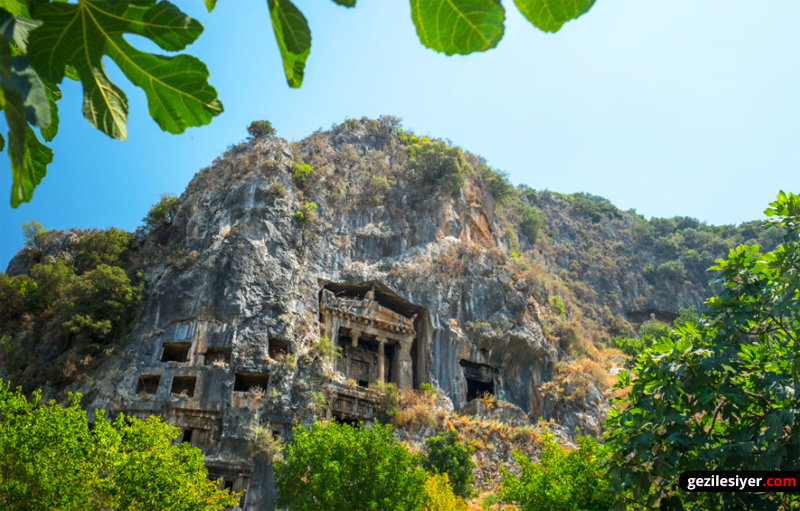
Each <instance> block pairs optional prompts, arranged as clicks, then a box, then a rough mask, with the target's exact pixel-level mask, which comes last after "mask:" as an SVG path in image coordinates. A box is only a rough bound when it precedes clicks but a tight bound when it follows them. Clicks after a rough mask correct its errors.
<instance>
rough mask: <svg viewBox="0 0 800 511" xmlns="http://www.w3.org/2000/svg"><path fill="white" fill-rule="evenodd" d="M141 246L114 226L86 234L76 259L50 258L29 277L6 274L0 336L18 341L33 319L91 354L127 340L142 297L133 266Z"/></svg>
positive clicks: (1, 285) (0, 295) (0, 285)
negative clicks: (134, 255)
mask: <svg viewBox="0 0 800 511" xmlns="http://www.w3.org/2000/svg"><path fill="white" fill-rule="evenodd" d="M138 248H139V245H138V241H137V240H136V238H135V236H134V235H133V234H131V233H128V232H125V231H121V230H118V229H114V228H111V229H108V230H106V231H99V232H95V233H92V234H88V235H85V236H83V237H82V238H81V239H80V241H79V242H78V243H77V244H76V245H75V247H74V250H73V252H74V257H72V258H70V259H67V258H59V259H57V260H53V259H52V258H45V260H44V261H43V262H41V263H38V264H35V265H34V266H33V267H32V268H31V269H30V272H29V274H28V275H24V274H23V275H16V276H13V277H11V276H9V275H7V274H5V273H2V274H0V320H2V324H0V333H2V334H5V335H9V336H10V337H11V338H12V339H16V338H18V337H20V335H21V333H23V332H24V331H25V330H26V329H27V328H29V327H27V326H26V324H27V323H28V322H31V321H33V322H35V323H36V324H40V325H41V326H45V325H47V328H48V331H49V332H50V334H51V335H52V336H54V337H55V338H58V339H62V340H66V339H69V340H70V346H71V349H76V350H78V351H80V352H82V353H87V354H97V353H99V352H100V351H101V350H103V349H105V348H107V347H109V346H111V345H113V343H114V342H118V341H120V340H122V339H123V338H124V337H125V335H126V334H127V333H128V332H129V330H130V325H131V323H132V321H133V318H134V316H135V314H136V311H137V310H138V307H139V305H140V303H141V298H142V290H143V283H142V281H141V276H140V274H139V271H138V269H137V267H136V266H135V265H134V264H133V262H132V254H134V253H136V252H137V251H138ZM9 343H13V344H16V342H15V341H14V340H11V341H9ZM59 353H60V352H59Z"/></svg>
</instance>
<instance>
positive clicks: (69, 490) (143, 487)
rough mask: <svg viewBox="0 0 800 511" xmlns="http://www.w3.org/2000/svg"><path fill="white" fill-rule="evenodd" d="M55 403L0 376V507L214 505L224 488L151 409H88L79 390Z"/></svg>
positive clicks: (230, 499)
mask: <svg viewBox="0 0 800 511" xmlns="http://www.w3.org/2000/svg"><path fill="white" fill-rule="evenodd" d="M70 397H71V399H70V403H69V405H68V406H66V407H62V406H61V405H59V404H57V403H56V402H55V401H50V402H49V403H46V402H42V401H40V399H41V391H38V390H37V391H36V392H34V393H33V396H32V398H31V400H30V401H28V400H27V399H26V397H25V396H24V395H23V394H22V392H21V391H20V390H16V391H14V392H12V391H11V389H10V385H9V384H7V383H4V382H3V381H1V380H0V431H2V432H3V434H2V435H0V466H2V467H3V470H2V477H0V507H1V508H2V509H4V510H6V511H29V510H32V509H131V510H133V509H140V510H144V509H170V510H174V511H195V510H197V511H212V510H215V511H221V510H222V509H223V508H225V507H226V506H235V505H236V504H237V502H238V500H239V497H240V494H231V493H229V492H227V491H225V490H220V489H218V487H217V482H216V481H210V480H209V479H208V473H207V471H206V468H205V467H204V466H203V454H202V452H201V451H200V449H197V448H195V447H191V446H190V445H189V444H188V443H179V444H173V441H174V439H176V438H177V437H178V435H179V434H180V431H179V430H178V429H177V428H175V427H171V426H169V425H168V424H165V423H164V422H162V421H161V419H158V418H155V417H151V418H149V419H147V420H146V421H141V420H138V419H135V418H128V417H125V416H124V415H122V414H120V415H118V416H117V417H116V419H114V421H113V422H112V421H109V420H108V419H106V418H105V417H104V415H103V412H102V411H98V412H96V413H95V414H94V421H93V422H94V423H93V427H91V428H90V424H89V421H88V418H87V413H86V412H85V411H84V410H83V409H81V406H80V400H81V395H80V394H71V396H70Z"/></svg>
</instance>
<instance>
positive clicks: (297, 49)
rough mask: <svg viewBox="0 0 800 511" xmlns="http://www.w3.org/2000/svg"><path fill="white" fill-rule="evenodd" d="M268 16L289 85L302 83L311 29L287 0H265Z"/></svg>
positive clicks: (301, 14)
mask: <svg viewBox="0 0 800 511" xmlns="http://www.w3.org/2000/svg"><path fill="white" fill-rule="evenodd" d="M267 8H268V9H269V17H270V20H271V21H272V29H273V32H274V33H275V40H276V41H277V42H278V49H280V51H281V59H283V71H284V73H285V74H286V81H287V82H288V83H289V87H294V88H299V87H300V85H302V83H303V74H304V71H305V66H306V59H307V58H308V55H309V54H310V53H311V30H310V29H309V28H308V21H306V18H305V16H303V13H302V12H300V9H298V8H297V7H295V6H294V4H293V3H292V2H290V1H289V0H267Z"/></svg>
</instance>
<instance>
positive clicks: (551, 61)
mask: <svg viewBox="0 0 800 511" xmlns="http://www.w3.org/2000/svg"><path fill="white" fill-rule="evenodd" d="M175 3H176V4H177V5H179V6H180V7H181V8H182V9H183V10H184V11H185V12H187V13H188V14H190V15H191V16H193V17H195V18H196V19H198V20H200V22H201V23H202V24H203V26H204V27H205V32H204V33H203V35H202V36H201V37H200V39H199V40H198V41H197V42H196V43H195V44H193V45H192V46H190V47H189V48H188V50H187V53H190V54H192V55H195V56H198V57H199V58H201V59H202V60H203V61H204V62H206V64H207V65H208V67H209V70H210V73H211V77H210V82H211V84H212V85H214V86H215V87H216V89H217V91H218V93H219V97H220V99H221V100H222V102H223V104H224V106H225V112H224V113H223V114H222V115H220V116H218V117H217V118H215V119H214V120H213V121H212V123H211V124H210V125H209V126H204V127H201V128H193V129H190V130H187V131H186V132H185V133H184V134H182V135H169V134H167V133H163V132H161V131H160V130H159V129H158V127H157V125H156V124H155V123H154V122H153V121H152V120H151V119H150V118H149V116H148V114H147V105H146V100H145V97H144V93H142V92H141V91H140V90H138V89H135V88H134V87H133V86H131V85H130V83H128V82H127V80H126V79H125V78H124V77H123V76H122V75H121V74H120V73H119V72H118V71H117V70H116V69H115V68H114V64H113V63H109V64H108V66H109V68H110V74H111V75H112V78H113V79H114V81H115V82H116V83H117V84H119V85H120V86H121V87H122V88H123V89H124V90H125V91H126V93H127V94H128V98H129V100H130V119H129V140H128V141H127V142H119V141H116V140H111V139H110V138H108V137H106V136H105V135H103V134H102V133H100V132H99V131H96V130H95V129H93V128H92V127H91V126H89V124H88V123H87V122H86V121H85V120H84V119H83V118H82V114H81V90H80V87H79V85H77V84H75V83H72V82H69V83H65V84H64V86H63V90H64V96H65V98H64V99H63V100H62V101H61V102H60V115H61V120H62V124H61V126H62V127H61V132H60V133H59V135H58V136H57V137H56V139H55V140H54V141H53V143H52V147H53V150H54V152H55V161H54V163H53V164H51V165H50V167H49V172H48V176H47V177H46V178H45V180H44V181H43V183H42V185H40V186H39V187H38V188H37V190H36V192H35V195H34V198H33V201H32V203H30V204H23V205H22V206H20V208H19V209H17V210H13V209H11V207H10V206H9V204H8V197H9V193H10V190H9V189H10V185H11V179H10V172H9V164H8V159H7V155H6V154H5V152H4V153H2V154H1V155H0V269H4V268H5V266H6V264H7V263H8V261H9V260H10V258H11V257H12V256H13V254H14V253H15V252H16V251H17V250H18V249H19V248H21V246H22V236H21V230H20V224H21V223H22V222H23V221H26V220H28V219H31V218H35V219H38V220H40V221H42V222H43V223H44V225H45V227H47V228H51V229H66V228H69V227H73V226H75V227H83V228H88V227H99V228H107V227H110V226H116V227H120V228H124V229H129V230H132V229H134V228H135V227H136V226H137V225H138V224H139V222H140V221H141V218H142V217H143V216H144V215H145V214H146V212H147V209H148V207H149V206H150V205H151V204H152V203H154V202H155V201H157V200H158V197H159V195H160V194H163V193H180V192H182V191H183V189H184V188H185V187H186V185H187V184H188V182H189V180H190V179H191V178H192V176H193V175H194V173H195V172H197V171H198V170H199V169H201V168H203V167H204V166H207V165H209V164H210V163H211V162H212V160H213V159H214V158H215V157H216V156H218V155H220V154H221V153H222V152H224V151H225V149H226V147H227V146H228V145H230V144H234V143H237V142H240V141H242V140H243V139H244V138H245V136H246V131H245V127H246V126H247V125H248V124H249V122H250V121H252V120H255V119H269V120H270V121H272V122H273V124H274V125H275V127H276V128H277V129H278V132H279V135H281V136H283V137H286V138H289V139H293V140H298V139H300V138H303V137H305V136H306V135H308V134H310V133H311V132H312V131H314V130H316V129H318V128H320V127H323V128H328V127H330V126H331V125H332V124H334V123H340V122H342V121H343V120H344V119H345V118H348V117H351V118H353V117H355V118H358V117H361V116H365V115H366V116H369V117H377V116H379V115H382V114H391V115H396V116H398V117H401V118H402V119H403V121H404V125H405V127H407V128H413V129H414V130H415V131H416V132H417V133H422V134H430V135H434V136H439V137H442V138H449V139H450V140H452V141H453V142H454V143H456V144H458V145H460V146H462V147H464V148H465V149H468V150H470V151H472V152H474V153H476V154H480V155H482V156H484V157H485V158H487V159H488V160H489V163H490V164H491V165H493V166H494V167H496V168H499V169H503V170H506V171H507V172H508V173H509V174H510V176H511V179H512V181H513V182H514V183H526V184H528V185H530V186H531V187H533V188H535V189H545V188H547V189H550V190H554V191H559V192H567V193H569V192H577V191H586V192H589V193H593V194H596V195H601V196H604V197H606V198H608V199H610V200H611V201H612V202H613V203H614V204H616V205H617V206H618V207H620V208H622V209H629V208H635V209H636V210H637V211H638V212H640V213H642V214H644V215H646V216H648V217H650V216H675V215H688V216H693V217H696V218H698V219H700V220H702V221H707V222H708V223H712V224H721V223H740V222H742V221H746V220H751V219H759V218H762V217H763V214H762V212H763V210H764V208H765V207H766V205H767V203H768V202H769V201H771V200H773V199H774V197H775V195H776V194H777V192H778V190H779V189H784V190H787V191H789V190H791V191H795V192H798V191H800V171H798V163H800V143H799V142H800V141H799V140H798V135H800V99H799V98H800V52H798V51H797V48H799V47H800V33H799V32H798V31H797V27H796V20H797V19H800V2H797V1H796V0H771V1H770V2H768V3H764V6H763V7H766V6H767V5H768V7H769V8H758V9H757V8H755V7H756V4H754V3H753V2H752V1H750V2H745V1H744V0H737V1H731V0H727V1H723V0H715V1H714V0H704V1H703V2H697V1H690V0H669V1H665V0H661V1H651V2H641V1H627V2H621V1H612V0H598V2H597V4H596V5H595V7H594V8H593V9H592V10H591V11H590V12H589V13H588V14H587V15H585V16H584V17H582V18H580V19H578V20H576V21H572V22H570V23H567V24H566V25H565V26H564V28H563V29H562V30H561V31H560V32H559V33H557V34H554V35H553V34H544V33H542V32H539V31H538V30H537V29H535V28H534V27H533V26H532V25H530V24H529V23H528V22H527V21H526V20H525V19H524V18H522V16H521V15H520V14H519V13H518V12H517V11H516V9H515V8H514V6H513V2H512V1H511V0H505V1H504V4H505V6H506V8H507V10H508V11H507V23H506V34H505V37H504V39H503V40H502V41H501V42H500V44H499V46H498V47H497V48H496V49H494V50H491V51H489V52H486V53H483V54H474V55H470V56H467V57H446V56H444V55H440V54H436V53H434V52H432V51H430V50H426V49H425V48H423V47H422V46H421V45H420V43H419V41H418V39H417V38H416V34H415V32H414V27H413V24H412V23H411V19H410V10H409V6H408V2H407V1H406V0H359V2H358V7H356V8H355V9H344V8H342V7H338V6H336V5H335V4H334V3H333V2H324V1H320V0H296V4H297V5H298V7H300V8H301V9H302V10H303V12H304V13H305V15H306V17H307V18H308V20H309V24H310V26H311V29H312V35H313V47H312V53H311V57H310V59H309V61H308V66H307V68H306V78H305V83H304V85H303V87H302V89H300V90H292V89H289V88H288V86H287V85H286V81H285V79H284V77H283V72H282V67H281V63H280V57H279V54H278V50H277V47H276V45H275V40H274V36H273V35H272V31H271V26H270V23H269V19H268V15H267V9H266V2H265V1H263V0H260V1H256V0H253V1H250V0H235V1H233V0H221V1H220V2H219V4H218V7H217V9H216V10H215V11H214V13H212V14H208V13H206V12H205V10H204V8H203V7H202V2H199V1H196V0H194V1H191V2H189V1H177V2H175ZM758 5H761V4H758ZM131 41H132V42H133V43H134V44H136V45H137V46H138V47H140V48H141V49H146V50H151V51H152V50H154V47H153V45H151V44H150V43H149V42H148V41H145V40H144V39H141V38H138V37H133V38H131ZM0 129H2V130H3V132H5V131H6V127H5V124H4V123H0Z"/></svg>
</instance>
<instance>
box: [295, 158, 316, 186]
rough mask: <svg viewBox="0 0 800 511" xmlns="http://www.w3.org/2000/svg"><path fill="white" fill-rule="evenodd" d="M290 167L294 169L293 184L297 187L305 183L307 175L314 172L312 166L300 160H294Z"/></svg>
mask: <svg viewBox="0 0 800 511" xmlns="http://www.w3.org/2000/svg"><path fill="white" fill-rule="evenodd" d="M292 168H293V169H294V170H293V173H292V179H293V180H294V184H295V185H297V186H298V187H299V186H301V184H302V183H305V182H306V181H307V180H308V176H309V175H310V174H311V173H312V172H314V168H313V167H312V166H311V165H309V164H308V163H303V162H301V161H296V162H294V166H293V167H292Z"/></svg>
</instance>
